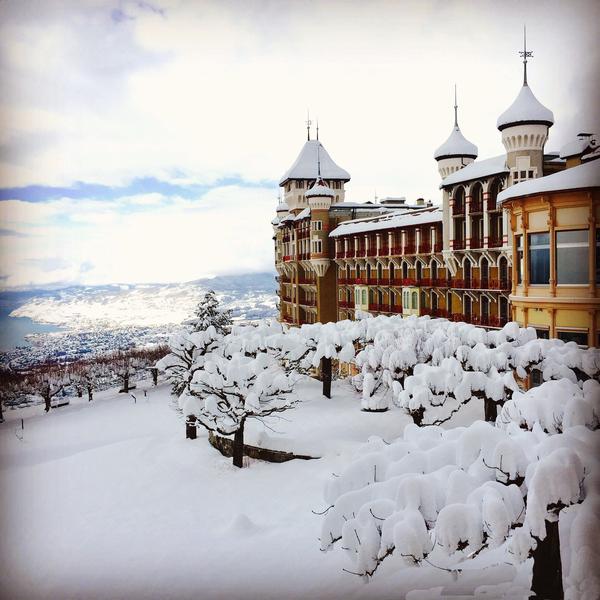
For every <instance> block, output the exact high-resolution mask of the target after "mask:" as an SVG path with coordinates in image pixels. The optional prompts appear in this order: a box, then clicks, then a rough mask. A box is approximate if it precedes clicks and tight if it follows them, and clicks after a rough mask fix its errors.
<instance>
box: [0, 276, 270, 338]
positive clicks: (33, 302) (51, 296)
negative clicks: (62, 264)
mask: <svg viewBox="0 0 600 600" xmlns="http://www.w3.org/2000/svg"><path fill="white" fill-rule="evenodd" d="M275 283H276V282H275V275H274V274H272V273H256V274H247V275H228V276H220V277H214V278H211V279H199V280H197V281H189V282H185V283H165V284H162V283H156V284H152V283H150V284H148V283H145V284H114V285H99V286H71V287H67V288H63V289H59V290H37V291H36V290H28V291H26V292H3V293H2V294H0V305H4V306H7V305H8V304H9V303H13V306H15V308H13V309H12V311H11V312H10V316H11V317H29V318H30V319H32V320H33V321H35V322H37V323H51V324H53V325H59V326H61V327H66V328H68V329H71V330H82V329H96V328H107V327H108V328H110V327H154V326H163V325H175V324H177V323H181V322H182V321H184V320H185V319H187V318H188V317H189V316H190V315H191V314H192V313H193V310H194V308H195V306H196V305H197V304H198V302H199V301H200V299H201V298H202V296H203V294H204V293H205V292H206V291H207V290H209V289H213V290H214V291H215V292H216V293H217V296H218V298H219V300H220V301H221V303H222V306H223V308H226V309H230V310H231V311H232V312H233V315H234V317H236V318H237V319H260V318H264V317H267V316H273V315H274V314H275V310H276V308H275V305H276V301H277V297H276V295H275Z"/></svg>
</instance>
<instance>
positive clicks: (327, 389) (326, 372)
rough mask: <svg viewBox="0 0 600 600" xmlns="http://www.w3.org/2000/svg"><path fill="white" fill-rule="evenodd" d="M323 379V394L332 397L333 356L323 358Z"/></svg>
mask: <svg viewBox="0 0 600 600" xmlns="http://www.w3.org/2000/svg"><path fill="white" fill-rule="evenodd" d="M321 381H322V382H323V396H325V397H326V398H331V358H325V357H323V358H322V359H321Z"/></svg>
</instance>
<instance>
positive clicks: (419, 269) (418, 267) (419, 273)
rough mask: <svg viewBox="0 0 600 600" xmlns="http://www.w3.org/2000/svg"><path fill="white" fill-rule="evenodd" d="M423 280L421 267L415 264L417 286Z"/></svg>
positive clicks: (419, 264) (418, 263)
mask: <svg viewBox="0 0 600 600" xmlns="http://www.w3.org/2000/svg"><path fill="white" fill-rule="evenodd" d="M422 278H423V266H422V265H421V263H420V262H417V284H418V283H419V281H421V279H422Z"/></svg>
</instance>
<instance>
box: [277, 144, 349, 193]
mask: <svg viewBox="0 0 600 600" xmlns="http://www.w3.org/2000/svg"><path fill="white" fill-rule="evenodd" d="M319 161H320V162H321V177H323V179H341V180H343V181H350V173H348V171H345V170H344V169H342V168H341V167H339V166H338V165H336V164H335V163H334V162H333V159H332V158H331V156H329V154H328V153H327V150H325V148H324V146H323V144H321V142H320V141H319V140H308V141H307V142H306V143H305V144H304V146H303V148H302V150H301V151H300V154H299V155H298V158H297V159H296V160H295V162H294V164H293V165H292V166H291V167H290V168H289V169H288V170H287V171H286V172H285V173H284V175H283V177H282V178H281V179H280V180H279V185H284V184H285V182H286V181H287V180H288V179H316V178H317V163H318V162H319Z"/></svg>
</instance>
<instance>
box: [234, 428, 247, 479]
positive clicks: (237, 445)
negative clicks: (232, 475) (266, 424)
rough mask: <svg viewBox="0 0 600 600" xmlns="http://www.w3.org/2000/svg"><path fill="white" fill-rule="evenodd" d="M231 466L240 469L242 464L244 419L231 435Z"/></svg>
mask: <svg viewBox="0 0 600 600" xmlns="http://www.w3.org/2000/svg"><path fill="white" fill-rule="evenodd" d="M233 466H234V467H239V468H240V469H241V468H242V467H243V466H244V421H242V422H241V423H240V428H239V429H238V430H237V431H236V432H235V435H234V436H233Z"/></svg>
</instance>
